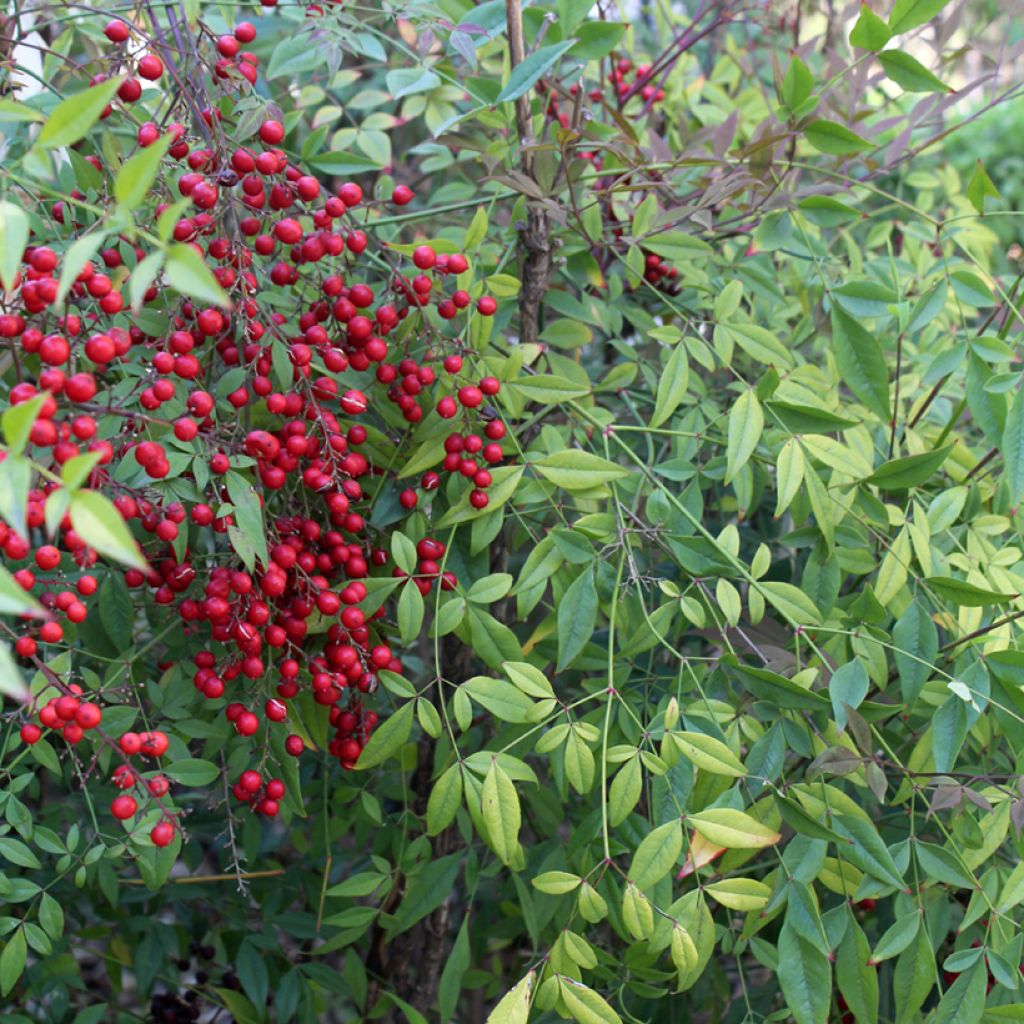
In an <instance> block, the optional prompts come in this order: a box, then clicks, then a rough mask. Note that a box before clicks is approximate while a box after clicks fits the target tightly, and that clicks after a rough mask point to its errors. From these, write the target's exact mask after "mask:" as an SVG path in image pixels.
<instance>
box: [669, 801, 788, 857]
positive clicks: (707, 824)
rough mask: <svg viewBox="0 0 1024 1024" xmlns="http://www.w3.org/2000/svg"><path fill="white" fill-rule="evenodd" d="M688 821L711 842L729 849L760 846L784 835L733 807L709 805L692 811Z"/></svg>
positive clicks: (777, 839)
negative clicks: (695, 811)
mask: <svg viewBox="0 0 1024 1024" xmlns="http://www.w3.org/2000/svg"><path fill="white" fill-rule="evenodd" d="M687 821H688V822H689V823H690V824H691V825H692V826H693V827H694V828H695V829H696V830H697V831H698V832H699V833H700V834H701V835H702V836H703V837H704V838H705V839H707V840H708V841H709V842H711V843H714V844H715V846H724V847H725V848H726V849H727V850H759V849H761V848H762V847H765V846H772V845H773V844H775V843H777V842H778V841H779V839H780V838H781V837H780V835H779V833H778V832H776V831H774V829H770V828H769V827H768V826H767V825H765V824H763V823H762V822H760V821H758V820H757V819H756V818H752V817H751V816H750V815H749V814H746V813H745V812H744V811H737V810H735V809H734V808H732V807H710V808H708V809H707V810H704V811H699V812H698V813H696V814H691V815H690V816H689V817H688V818H687Z"/></svg>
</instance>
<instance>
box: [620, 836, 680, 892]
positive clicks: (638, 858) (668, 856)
mask: <svg viewBox="0 0 1024 1024" xmlns="http://www.w3.org/2000/svg"><path fill="white" fill-rule="evenodd" d="M682 850H683V830H682V827H681V825H680V823H679V822H678V821H669V822H666V823H665V824H664V825H660V826H658V828H656V829H655V830H654V831H653V832H650V833H648V834H647V835H646V836H644V838H643V839H642V840H641V841H640V845H639V846H638V847H637V848H636V853H635V854H633V860H632V862H631V863H630V866H629V878H630V880H631V881H632V882H633V883H634V884H635V885H636V887H637V888H638V889H641V890H646V889H650V888H652V887H653V886H654V885H655V884H656V883H658V882H660V881H661V880H662V879H663V878H664V877H665V875H667V874H668V873H669V872H670V871H671V870H672V868H673V867H675V863H676V861H677V860H678V859H679V854H680V853H682Z"/></svg>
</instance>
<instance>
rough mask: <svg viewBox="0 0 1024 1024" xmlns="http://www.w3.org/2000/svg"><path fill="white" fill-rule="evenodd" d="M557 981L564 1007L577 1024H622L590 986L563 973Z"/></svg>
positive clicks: (620, 1019) (618, 1017) (619, 1018)
mask: <svg viewBox="0 0 1024 1024" xmlns="http://www.w3.org/2000/svg"><path fill="white" fill-rule="evenodd" d="M559 982H560V985H559V992H560V994H561V996H562V1000H563V1002H564V1003H565V1006H566V1009H567V1010H568V1011H569V1013H571V1014H572V1016H573V1019H574V1020H576V1021H578V1022H579V1024H622V1018H621V1017H620V1016H619V1015H618V1014H617V1013H616V1012H615V1011H614V1010H613V1009H612V1008H611V1007H610V1006H609V1005H608V1003H606V1002H605V1000H604V999H603V998H602V997H601V996H599V995H598V994H597V993H596V992H595V991H594V990H593V989H592V988H587V986H586V985H584V984H583V983H582V982H579V981H576V980H574V979H573V978H569V977H566V976H564V975H563V976H562V977H560V978H559Z"/></svg>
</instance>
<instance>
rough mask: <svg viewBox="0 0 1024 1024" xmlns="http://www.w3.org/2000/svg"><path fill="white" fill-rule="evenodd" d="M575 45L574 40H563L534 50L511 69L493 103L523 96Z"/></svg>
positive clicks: (505, 101)
mask: <svg viewBox="0 0 1024 1024" xmlns="http://www.w3.org/2000/svg"><path fill="white" fill-rule="evenodd" d="M575 44H576V40H575V39H563V40H562V42H560V43H551V44H549V45H548V46H542V47H541V48H540V49H539V50H535V51H534V52H533V53H531V54H530V55H529V57H527V58H526V60H524V61H523V62H522V64H517V65H516V66H515V67H514V68H513V69H512V74H511V75H509V79H508V83H507V84H506V85H505V88H504V89H502V90H501V92H500V93H498V96H497V99H495V101H494V102H495V103H507V102H508V101H509V100H517V99H519V97H520V96H525V95H526V93H527V92H529V90H530V89H531V88H533V86H534V85H535V84H536V82H537V80H538V79H540V78H541V77H542V76H543V75H545V74H547V72H548V71H550V70H551V68H553V67H554V66H555V64H557V63H558V61H559V60H561V58H562V55H563V54H564V53H566V52H567V51H568V50H570V49H571V48H572V47H573V46H574V45H575Z"/></svg>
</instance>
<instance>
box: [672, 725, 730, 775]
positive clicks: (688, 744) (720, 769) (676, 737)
mask: <svg viewBox="0 0 1024 1024" xmlns="http://www.w3.org/2000/svg"><path fill="white" fill-rule="evenodd" d="M671 735H672V739H673V741H674V742H675V745H676V746H677V747H678V748H679V749H680V750H681V751H682V752H683V756H684V757H685V758H686V759H687V760H688V761H690V762H692V763H693V764H695V765H696V766H697V767H698V768H701V769H703V770H704V771H707V772H711V774H712V775H727V776H731V777H732V778H735V779H738V778H742V777H743V776H744V775H746V774H747V770H746V768H744V767H743V762H742V761H740V759H739V758H738V757H737V756H736V755H735V754H734V753H733V752H732V751H731V750H730V749H729V748H728V747H727V746H726V745H725V744H724V743H723V742H722V741H721V740H716V739H715V737H714V736H706V735H705V734H704V733H702V732H674V733H672V734H671Z"/></svg>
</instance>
